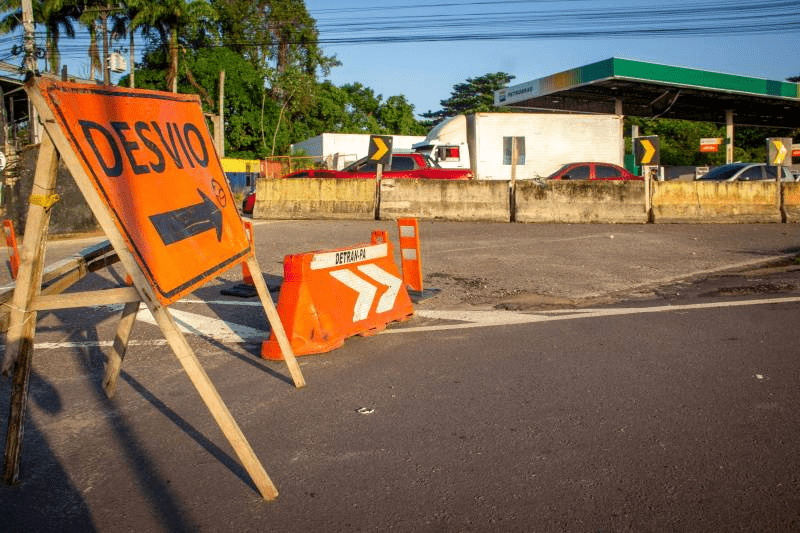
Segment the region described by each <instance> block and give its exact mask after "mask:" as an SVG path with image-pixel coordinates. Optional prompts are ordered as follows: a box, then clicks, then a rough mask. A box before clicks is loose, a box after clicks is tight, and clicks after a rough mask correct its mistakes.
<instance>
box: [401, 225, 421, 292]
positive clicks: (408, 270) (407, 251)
mask: <svg viewBox="0 0 800 533" xmlns="http://www.w3.org/2000/svg"><path fill="white" fill-rule="evenodd" d="M397 232H398V233H399V235H400V265H401V266H402V268H403V282H404V283H405V284H406V285H408V287H410V288H411V290H414V291H418V292H422V256H421V255H420V250H419V226H418V225H417V219H416V218H398V219H397Z"/></svg>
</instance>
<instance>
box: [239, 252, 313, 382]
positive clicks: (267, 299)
mask: <svg viewBox="0 0 800 533" xmlns="http://www.w3.org/2000/svg"><path fill="white" fill-rule="evenodd" d="M247 268H249V269H250V272H255V273H256V274H257V275H254V276H253V283H254V284H255V286H256V292H258V297H259V298H260V299H261V305H263V306H264V311H265V312H266V313H267V320H268V321H269V326H270V328H272V331H273V332H274V333H275V338H276V339H278V345H279V346H280V347H281V352H283V358H284V359H285V360H286V365H287V366H288V367H289V373H290V374H291V375H292V379H293V380H294V386H295V387H297V388H298V389H300V388H302V387H305V386H306V380H305V379H304V378H303V373H302V372H301V371H300V365H299V364H298V363H297V358H296V357H295V356H294V352H293V351H292V345H291V343H290V342H289V338H288V337H287V336H286V330H284V329H283V323H282V322H281V317H280V316H279V315H278V310H277V309H275V304H274V303H272V297H271V296H270V295H269V289H268V288H267V284H266V283H264V276H262V275H261V267H259V266H258V261H256V258H255V256H252V255H251V256H250V257H249V258H248V259H247Z"/></svg>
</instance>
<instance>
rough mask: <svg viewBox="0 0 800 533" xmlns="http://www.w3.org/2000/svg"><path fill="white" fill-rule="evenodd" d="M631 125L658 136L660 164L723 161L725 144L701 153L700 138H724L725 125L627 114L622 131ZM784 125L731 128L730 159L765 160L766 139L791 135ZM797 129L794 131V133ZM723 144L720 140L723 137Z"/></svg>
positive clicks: (627, 129)
mask: <svg viewBox="0 0 800 533" xmlns="http://www.w3.org/2000/svg"><path fill="white" fill-rule="evenodd" d="M632 125H636V126H639V135H641V136H643V137H644V136H648V135H658V140H659V145H660V148H661V164H662V165H667V166H705V165H710V166H714V165H723V164H725V145H724V144H721V145H720V147H719V151H718V152H709V153H701V152H700V139H702V138H709V137H713V138H721V139H725V136H726V127H725V126H724V125H719V124H713V123H710V122H695V121H689V120H672V119H646V118H637V117H628V118H626V119H625V131H626V132H629V131H630V127H631V126H632ZM792 133H793V132H791V131H789V130H787V129H786V128H757V127H752V126H751V127H748V126H737V127H735V128H734V130H733V159H734V161H745V162H763V161H766V159H767V142H766V140H767V138H769V137H791V136H793V135H792ZM797 133H798V132H794V134H795V135H796V134H797ZM723 143H724V140H723ZM626 145H627V151H628V152H630V151H631V146H630V139H626Z"/></svg>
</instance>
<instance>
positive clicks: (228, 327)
mask: <svg viewBox="0 0 800 533" xmlns="http://www.w3.org/2000/svg"><path fill="white" fill-rule="evenodd" d="M785 303H800V297H787V298H764V299H759V300H739V301H730V302H710V303H698V304H687V305H662V306H656V307H624V308H609V309H561V310H550V311H538V312H536V313H517V312H512V311H498V310H485V311H446V310H445V311H435V310H418V311H416V313H415V315H416V316H417V317H420V318H429V319H435V320H446V321H453V322H455V323H452V324H437V325H429V326H417V327H414V326H412V327H399V328H392V329H387V330H383V331H381V332H380V333H379V335H392V334H399V333H423V332H429V331H447V330H457V329H472V328H485V327H497V326H513V325H519V324H534V323H543V322H555V321H560V320H575V319H581V318H598V317H609V316H621V315H636V314H646V313H669V312H679V311H694V310H700V309H722V308H729V307H746V306H751V305H766V304H785ZM179 304H214V305H239V306H242V307H251V306H252V307H260V306H261V304H260V302H250V301H247V302H244V301H234V300H217V301H213V302H207V301H201V300H181V301H180V302H179ZM179 304H173V307H171V308H170V310H169V311H170V313H172V315H173V316H174V317H175V320H176V322H178V324H179V326H180V328H181V330H182V331H184V332H185V333H188V334H192V335H199V336H202V337H205V338H208V339H211V340H215V341H220V342H225V343H249V342H260V341H262V340H264V339H266V338H267V335H268V332H267V331H264V330H260V329H256V328H251V327H249V326H243V325H241V324H236V323H233V322H227V321H224V320H221V319H218V318H213V317H209V316H206V315H200V314H197V313H191V312H188V311H183V310H176V309H174V305H179ZM107 307H112V306H107ZM120 308H121V306H120ZM137 318H138V319H139V320H141V321H143V322H145V323H150V324H154V323H155V321H154V320H153V318H152V315H150V312H149V311H148V310H147V308H146V307H145V308H144V309H143V310H140V311H139V314H138V317H137ZM111 344H112V341H110V340H109V341H83V342H40V343H36V349H40V350H41V349H59V348H85V347H109V346H111ZM166 344H167V342H166V340H164V339H154V340H136V339H131V341H130V342H129V346H165V345H166ZM3 350H5V346H0V351H3Z"/></svg>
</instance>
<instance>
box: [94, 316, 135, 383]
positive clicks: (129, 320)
mask: <svg viewBox="0 0 800 533" xmlns="http://www.w3.org/2000/svg"><path fill="white" fill-rule="evenodd" d="M140 303H141V302H128V303H126V304H125V307H124V308H123V309H122V316H121V317H120V319H119V326H118V327H117V335H116V336H115V337H114V344H113V345H112V346H111V351H110V352H109V354H108V362H107V363H106V372H105V376H104V377H103V389H104V390H105V391H106V396H107V397H109V398H113V397H114V392H115V391H116V389H117V378H119V372H120V369H121V368H122V360H123V359H124V358H125V352H126V351H127V350H128V340H129V339H130V337H131V331H133V325H134V324H135V323H136V314H137V313H138V312H139V304H140Z"/></svg>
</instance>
